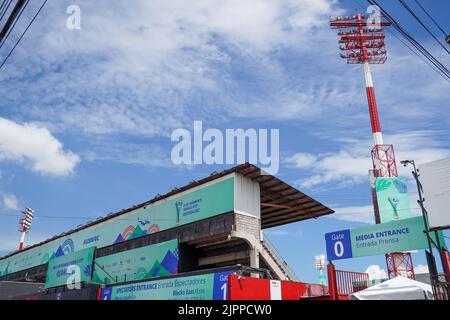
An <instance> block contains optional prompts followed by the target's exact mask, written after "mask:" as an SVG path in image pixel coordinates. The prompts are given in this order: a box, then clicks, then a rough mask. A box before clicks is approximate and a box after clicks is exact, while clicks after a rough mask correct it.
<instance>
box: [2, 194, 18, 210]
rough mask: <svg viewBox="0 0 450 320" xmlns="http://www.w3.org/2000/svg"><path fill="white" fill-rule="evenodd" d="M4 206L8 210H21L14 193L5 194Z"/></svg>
mask: <svg viewBox="0 0 450 320" xmlns="http://www.w3.org/2000/svg"><path fill="white" fill-rule="evenodd" d="M3 205H4V206H5V208H6V209H10V210H18V209H19V201H18V200H17V198H16V196H15V195H13V194H12V193H4V194H3Z"/></svg>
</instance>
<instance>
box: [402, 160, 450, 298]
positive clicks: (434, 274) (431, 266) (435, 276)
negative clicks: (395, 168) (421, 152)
mask: <svg viewBox="0 0 450 320" xmlns="http://www.w3.org/2000/svg"><path fill="white" fill-rule="evenodd" d="M400 163H401V164H402V165H403V166H404V167H407V166H408V165H409V164H411V165H412V166H413V168H414V171H412V175H413V176H414V179H415V180H416V185H417V192H418V194H419V200H417V203H419V206H420V209H421V211H422V217H423V223H424V227H425V230H424V232H425V235H426V237H427V241H428V249H429V251H430V258H431V260H432V261H430V259H428V258H427V264H428V270H429V273H430V280H431V286H432V288H433V293H434V295H435V296H436V291H435V285H434V284H435V281H437V280H438V274H437V270H436V263H435V259H434V255H433V248H432V245H431V240H430V228H429V226H428V214H427V211H426V209H425V207H424V205H423V202H424V201H425V198H423V196H422V192H423V187H422V184H421V183H420V180H419V176H420V174H419V169H417V168H416V164H415V162H414V160H403V161H400ZM436 240H437V241H438V244H437V245H436V247H437V248H438V251H439V255H440V258H441V261H443V260H442V259H443V258H442V253H441V248H440V244H439V237H438V236H437V237H436Z"/></svg>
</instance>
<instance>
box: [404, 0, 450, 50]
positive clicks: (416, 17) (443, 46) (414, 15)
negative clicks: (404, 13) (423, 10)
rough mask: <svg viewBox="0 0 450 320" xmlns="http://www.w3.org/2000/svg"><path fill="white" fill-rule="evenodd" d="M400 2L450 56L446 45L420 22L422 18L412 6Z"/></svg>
mask: <svg viewBox="0 0 450 320" xmlns="http://www.w3.org/2000/svg"><path fill="white" fill-rule="evenodd" d="M398 1H400V3H401V4H402V6H403V7H404V8H405V9H406V10H408V12H409V13H410V14H411V15H412V16H413V17H414V19H416V20H417V22H419V24H420V25H421V26H422V27H423V28H424V29H425V30H426V31H427V32H428V33H429V34H430V35H431V36H432V37H433V39H434V40H436V42H437V43H439V45H440V46H441V47H442V48H444V50H445V51H447V53H448V54H450V51H448V49H447V48H446V47H445V45H443V44H442V43H441V41H439V39H438V38H437V37H436V36H435V35H434V34H433V32H431V30H430V29H428V27H427V26H426V25H425V24H424V23H423V22H422V20H420V18H419V17H418V16H417V15H416V14H415V13H414V11H413V10H412V9H411V7H410V6H408V5H407V4H406V3H405V1H404V0H398Z"/></svg>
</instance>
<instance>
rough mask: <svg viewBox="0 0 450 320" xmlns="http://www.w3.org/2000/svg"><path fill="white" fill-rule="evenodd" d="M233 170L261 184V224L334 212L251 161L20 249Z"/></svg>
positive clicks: (127, 210) (122, 212)
mask: <svg viewBox="0 0 450 320" xmlns="http://www.w3.org/2000/svg"><path fill="white" fill-rule="evenodd" d="M233 172H236V173H239V174H242V175H243V176H245V177H247V178H250V179H251V180H253V181H256V182H258V183H259V185H260V192H261V227H262V228H263V229H264V228H270V227H276V226H280V225H284V224H287V223H292V222H296V221H301V220H306V219H311V218H318V217H320V216H324V215H328V214H331V213H333V212H334V211H333V210H332V209H330V208H328V207H326V206H325V205H323V204H322V203H320V202H318V201H317V200H314V199H313V198H311V197H309V196H307V195H306V194H304V193H302V192H300V191H299V190H297V189H295V188H294V187H292V186H290V185H288V184H287V183H285V182H283V181H281V180H280V179H278V178H276V177H275V176H273V175H270V174H268V173H266V172H264V171H263V170H262V169H260V168H258V167H257V166H255V165H253V164H249V163H245V164H241V165H238V166H235V167H233V168H230V169H227V170H224V171H222V172H220V173H218V172H213V173H212V174H211V175H210V176H208V177H206V178H203V179H201V180H198V181H192V182H190V183H189V184H187V185H185V186H183V187H181V188H174V189H172V191H170V192H168V193H166V194H164V195H157V196H156V197H154V198H153V199H151V200H148V201H146V202H143V203H141V204H138V205H135V206H132V207H130V208H127V209H123V210H120V211H118V212H115V213H110V214H108V215H107V216H106V217H103V218H99V219H97V220H95V221H92V222H88V223H86V224H84V225H82V226H79V227H77V228H75V229H72V230H70V231H68V232H63V233H61V234H58V235H56V236H54V237H51V238H49V239H47V240H45V241H42V242H40V243H37V244H35V245H31V246H28V247H26V248H24V249H23V250H22V251H21V252H23V251H26V250H28V249H31V248H33V247H37V246H40V245H43V244H45V243H47V242H50V241H54V240H56V239H58V238H60V237H63V236H67V235H70V234H72V233H75V232H78V231H80V230H83V229H86V228H88V227H91V226H93V225H96V224H99V223H102V222H105V221H107V220H109V219H112V218H115V217H117V216H120V215H122V214H125V213H128V212H131V211H134V210H137V209H140V208H142V207H145V206H148V205H150V204H153V203H155V202H157V201H160V200H163V199H165V198H168V197H171V196H173V195H176V194H178V193H181V192H183V191H187V190H189V189H192V188H194V187H197V186H199V185H202V184H205V183H207V182H210V181H213V180H216V179H218V178H221V177H223V176H226V175H229V174H231V173H233ZM16 253H18V252H17V251H16V252H13V253H10V254H8V255H7V256H4V257H2V258H6V257H9V256H12V255H14V254H16Z"/></svg>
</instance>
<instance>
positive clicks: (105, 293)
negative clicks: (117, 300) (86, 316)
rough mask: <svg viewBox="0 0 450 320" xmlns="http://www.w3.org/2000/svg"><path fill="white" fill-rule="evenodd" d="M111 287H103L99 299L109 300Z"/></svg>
mask: <svg viewBox="0 0 450 320" xmlns="http://www.w3.org/2000/svg"><path fill="white" fill-rule="evenodd" d="M111 293H112V288H104V289H102V294H101V296H100V300H111Z"/></svg>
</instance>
